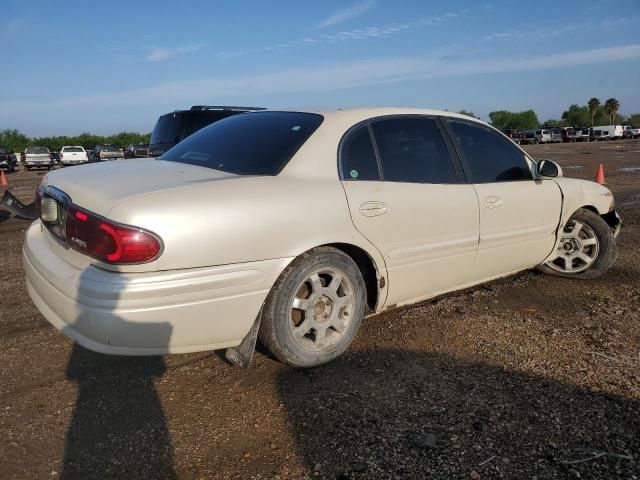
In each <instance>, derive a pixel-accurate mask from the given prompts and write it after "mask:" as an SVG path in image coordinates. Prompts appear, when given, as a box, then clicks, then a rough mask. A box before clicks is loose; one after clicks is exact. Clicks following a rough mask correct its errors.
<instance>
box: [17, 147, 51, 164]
mask: <svg viewBox="0 0 640 480" xmlns="http://www.w3.org/2000/svg"><path fill="white" fill-rule="evenodd" d="M24 166H25V167H26V169H27V170H31V169H32V168H46V169H47V170H50V169H51V168H52V167H53V166H54V163H53V159H52V158H51V152H50V151H49V149H48V148H47V147H27V148H26V149H25V151H24Z"/></svg>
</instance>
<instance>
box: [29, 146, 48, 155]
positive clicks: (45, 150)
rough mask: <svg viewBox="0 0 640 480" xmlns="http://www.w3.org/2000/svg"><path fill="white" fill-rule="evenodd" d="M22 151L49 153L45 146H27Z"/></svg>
mask: <svg viewBox="0 0 640 480" xmlns="http://www.w3.org/2000/svg"><path fill="white" fill-rule="evenodd" d="M24 153H30V154H42V153H49V149H48V148H47V147H29V148H27V149H26V150H25V151H24Z"/></svg>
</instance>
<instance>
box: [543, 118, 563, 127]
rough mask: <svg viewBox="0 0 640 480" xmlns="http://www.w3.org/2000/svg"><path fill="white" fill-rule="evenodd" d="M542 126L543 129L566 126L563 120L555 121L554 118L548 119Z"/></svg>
mask: <svg viewBox="0 0 640 480" xmlns="http://www.w3.org/2000/svg"><path fill="white" fill-rule="evenodd" d="M542 125H544V126H545V127H551V128H554V127H560V128H562V127H566V126H567V124H566V122H565V121H564V120H556V119H555V118H550V119H549V120H547V121H546V122H544V123H543V124H542Z"/></svg>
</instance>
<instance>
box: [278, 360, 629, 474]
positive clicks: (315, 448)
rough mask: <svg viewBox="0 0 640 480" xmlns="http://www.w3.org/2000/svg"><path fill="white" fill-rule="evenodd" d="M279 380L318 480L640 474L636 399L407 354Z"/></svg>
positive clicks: (286, 373)
mask: <svg viewBox="0 0 640 480" xmlns="http://www.w3.org/2000/svg"><path fill="white" fill-rule="evenodd" d="M278 382H279V390H280V395H281V397H282V399H283V401H284V403H285V408H286V411H287V415H288V420H289V422H290V423H291V425H292V428H293V434H294V437H295V441H296V444H297V449H298V453H299V455H300V456H301V457H302V459H303V460H304V462H305V463H306V465H307V467H308V468H309V470H310V471H315V472H317V473H315V472H314V474H313V475H314V476H315V477H316V478H332V479H333V478H535V476H537V478H545V479H547V478H579V477H580V476H582V478H603V479H604V478H606V479H611V478H637V477H634V476H632V475H634V474H635V475H638V474H640V464H639V463H638V456H639V454H640V402H638V401H637V400H631V399H627V398H621V397H614V396H608V395H603V394H598V393H592V392H589V391H585V390H581V389H578V388H575V387H573V386H569V385H565V384H562V383H559V382H556V381H551V380H546V379H542V378H534V377H530V376H527V375H523V374H520V373H515V372H512V371H507V370H504V369H502V368H499V367H495V366H490V365H484V364H477V363H464V362H461V361H459V360H455V359H451V358H447V357H444V356H441V355H434V354H426V353H421V352H409V351H401V350H374V351H364V352H351V353H350V352H348V353H347V354H346V355H345V356H343V357H342V358H340V359H338V360H337V361H335V362H333V363H331V364H328V365H325V366H323V367H320V368H316V369H313V370H296V369H292V368H285V369H283V370H282V371H281V372H280V376H279V379H278ZM592 457H593V458H592ZM589 458H591V459H590V460H586V459H589ZM474 470H475V472H476V473H477V474H479V476H477V477H476V473H473V471H474Z"/></svg>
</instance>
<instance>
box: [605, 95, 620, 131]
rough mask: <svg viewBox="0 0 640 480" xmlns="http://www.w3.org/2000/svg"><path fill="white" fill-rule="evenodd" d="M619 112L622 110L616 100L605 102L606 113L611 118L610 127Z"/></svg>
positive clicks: (609, 99)
mask: <svg viewBox="0 0 640 480" xmlns="http://www.w3.org/2000/svg"><path fill="white" fill-rule="evenodd" d="M618 110H620V102H619V101H618V100H616V99H615V98H608V99H607V101H606V102H604V111H605V113H606V114H607V115H608V116H609V124H610V125H612V124H613V122H614V120H615V119H616V115H617V114H618Z"/></svg>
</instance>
